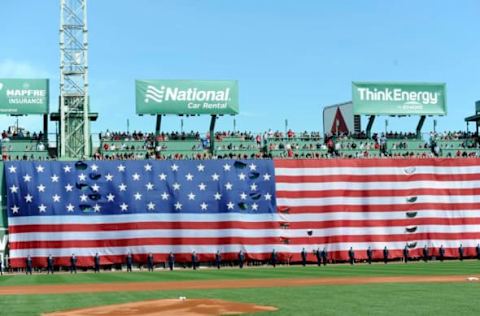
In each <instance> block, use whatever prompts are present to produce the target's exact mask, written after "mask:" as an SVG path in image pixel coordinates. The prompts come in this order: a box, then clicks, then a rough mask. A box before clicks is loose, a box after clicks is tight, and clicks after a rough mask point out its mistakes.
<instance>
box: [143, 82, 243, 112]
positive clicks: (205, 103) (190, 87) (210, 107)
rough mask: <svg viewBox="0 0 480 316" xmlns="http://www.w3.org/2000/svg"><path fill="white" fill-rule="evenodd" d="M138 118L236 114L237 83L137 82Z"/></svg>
mask: <svg viewBox="0 0 480 316" xmlns="http://www.w3.org/2000/svg"><path fill="white" fill-rule="evenodd" d="M135 94H136V96H135V98H136V112H137V114H189V115H197V114H238V83H237V81H231V80H223V81H209V80H136V81H135Z"/></svg>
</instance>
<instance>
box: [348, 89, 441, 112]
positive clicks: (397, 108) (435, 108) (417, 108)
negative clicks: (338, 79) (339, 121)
mask: <svg viewBox="0 0 480 316" xmlns="http://www.w3.org/2000/svg"><path fill="white" fill-rule="evenodd" d="M352 98H353V112H354V114H364V115H446V114H447V102H446V91H445V84H444V83H398V82H397V83H392V82H353V83H352Z"/></svg>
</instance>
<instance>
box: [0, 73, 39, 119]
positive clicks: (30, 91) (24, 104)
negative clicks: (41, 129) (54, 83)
mask: <svg viewBox="0 0 480 316" xmlns="http://www.w3.org/2000/svg"><path fill="white" fill-rule="evenodd" d="M48 83H49V82H48V79H0V114H45V113H48V107H49V87H48Z"/></svg>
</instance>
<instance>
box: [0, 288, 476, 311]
mask: <svg viewBox="0 0 480 316" xmlns="http://www.w3.org/2000/svg"><path fill="white" fill-rule="evenodd" d="M479 294H480V284H479V283H451V284H446V283H440V284H416V283H413V284H372V285H345V286H335V285H332V286H328V287H325V286H314V287H312V286H309V287H296V288H262V289H255V288H253V289H229V290H202V291H193V290H181V291H161V292H153V291H150V292H122V293H97V294H81V295H78V294H68V295H66V294H64V295H24V296H0V305H1V306H2V309H1V310H0V315H25V316H29V315H40V314H41V313H45V312H53V311H59V310H65V309H73V308H81V307H92V306H101V305H108V304H120V303H126V302H134V301H143V300H151V299H162V298H178V297H179V296H186V297H187V299H188V298H217V299H224V300H231V301H241V302H249V303H255V304H259V305H271V306H276V307H277V308H279V311H278V312H273V313H261V314H258V315H387V314H388V315H402V316H403V315H453V314H457V315H479V314H480V304H478V303H477V298H478V296H479ZM256 315H257V314H256Z"/></svg>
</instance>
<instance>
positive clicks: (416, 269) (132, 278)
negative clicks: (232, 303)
mask: <svg viewBox="0 0 480 316" xmlns="http://www.w3.org/2000/svg"><path fill="white" fill-rule="evenodd" d="M471 274H472V275H478V274H480V261H477V260H467V261H463V262H460V261H448V262H443V263H442V262H428V263H424V262H414V263H408V264H400V263H395V264H387V265H385V264H379V263H377V264H372V265H367V264H357V265H354V266H350V265H344V264H341V265H340V264H337V265H327V266H325V267H324V266H322V267H317V266H308V267H301V266H278V267H277V268H272V267H254V268H253V267H247V268H245V269H243V270H241V269H238V268H228V269H221V270H216V269H199V270H197V271H192V270H186V269H176V270H174V271H167V270H163V269H161V270H158V271H155V272H140V271H135V272H132V273H127V272H124V271H123V272H122V271H120V272H102V273H99V274H94V273H92V272H88V273H85V272H79V273H78V274H76V275H71V274H68V273H56V274H54V275H46V274H45V273H41V274H40V273H38V274H34V275H31V276H30V275H28V276H27V275H23V274H16V275H4V276H3V277H0V286H14V285H36V284H38V285H43V284H75V283H110V282H162V281H194V280H227V279H228V280H229V279H262V278H321V277H350V276H358V277H369V276H403V275H405V276H415V275H471Z"/></svg>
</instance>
